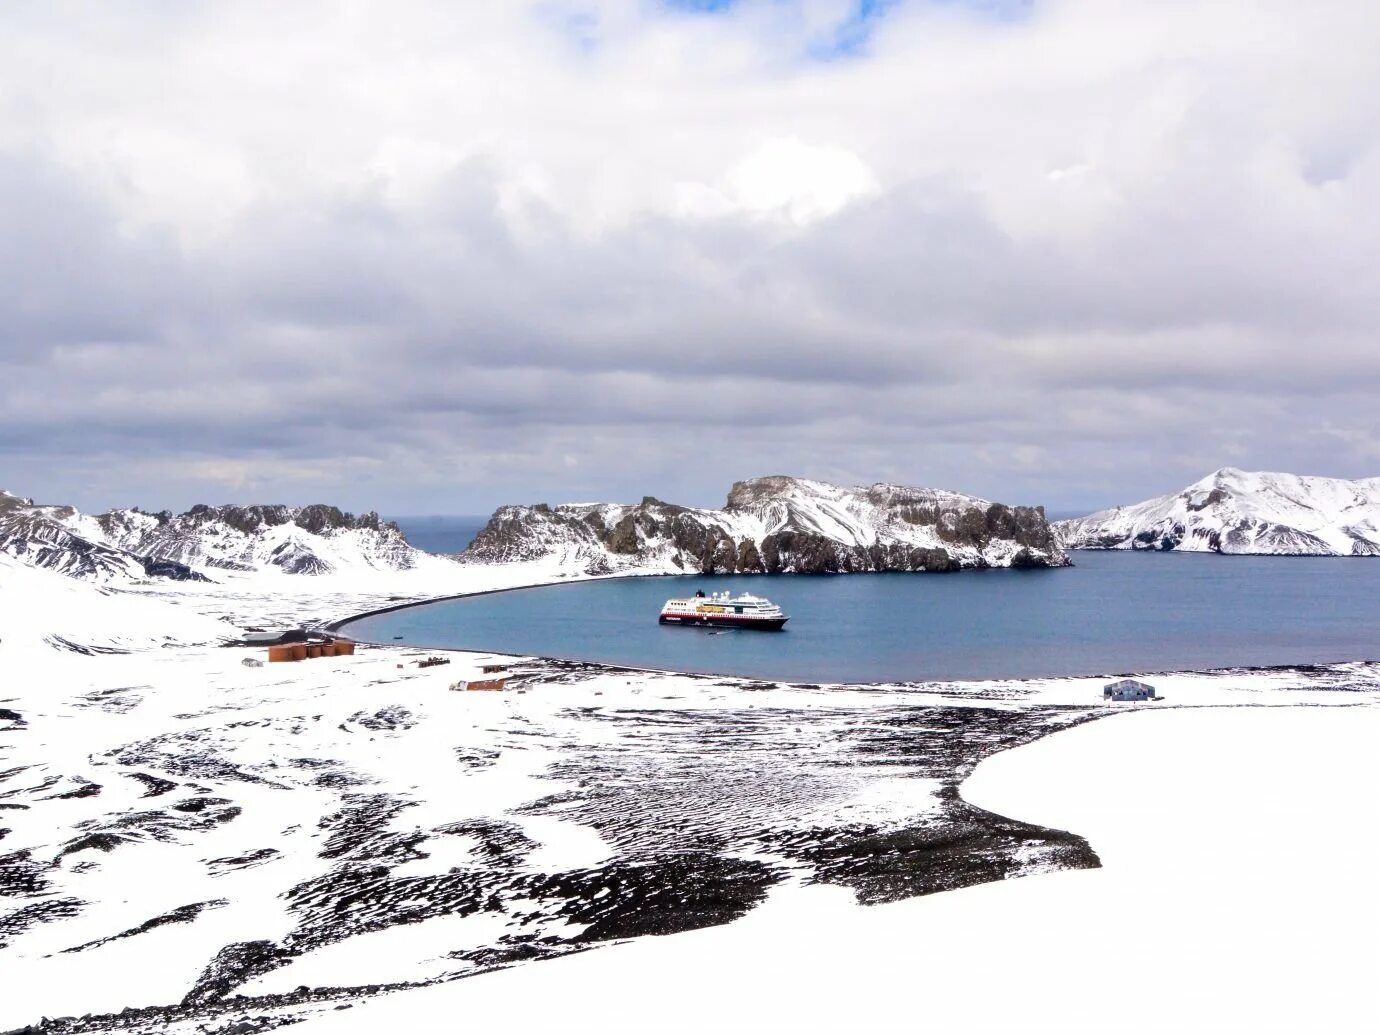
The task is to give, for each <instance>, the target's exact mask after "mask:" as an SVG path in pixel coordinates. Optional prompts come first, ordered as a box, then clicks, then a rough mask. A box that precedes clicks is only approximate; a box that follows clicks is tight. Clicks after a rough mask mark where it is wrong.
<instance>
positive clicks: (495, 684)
mask: <svg viewBox="0 0 1380 1035" xmlns="http://www.w3.org/2000/svg"><path fill="white" fill-rule="evenodd" d="M507 685H508V680H507V679H506V678H504V679H460V680H457V681H456V682H454V683H451V684H450V688H451V689H452V690H502V689H503V688H504V687H506V686H507Z"/></svg>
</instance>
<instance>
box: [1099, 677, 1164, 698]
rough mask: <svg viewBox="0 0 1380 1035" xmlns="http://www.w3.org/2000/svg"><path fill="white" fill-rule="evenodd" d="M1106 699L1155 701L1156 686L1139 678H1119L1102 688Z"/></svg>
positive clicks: (1103, 696)
mask: <svg viewBox="0 0 1380 1035" xmlns="http://www.w3.org/2000/svg"><path fill="white" fill-rule="evenodd" d="M1102 699H1103V700H1104V701H1154V700H1157V699H1158V698H1157V697H1156V694H1155V688H1154V687H1153V686H1151V685H1150V684H1149V683H1142V682H1141V681H1140V680H1139V679H1118V680H1117V681H1116V682H1115V683H1108V684H1107V685H1106V686H1104V687H1103V688H1102Z"/></svg>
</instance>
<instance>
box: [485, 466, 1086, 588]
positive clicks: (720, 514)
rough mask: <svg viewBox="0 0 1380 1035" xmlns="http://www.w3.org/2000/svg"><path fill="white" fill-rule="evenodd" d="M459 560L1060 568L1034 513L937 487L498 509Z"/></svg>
mask: <svg viewBox="0 0 1380 1035" xmlns="http://www.w3.org/2000/svg"><path fill="white" fill-rule="evenodd" d="M462 559H464V560H467V561H470V562H479V563H486V564H492V563H508V562H513V561H532V560H538V559H550V560H554V561H556V562H557V563H558V564H559V565H560V566H561V567H562V568H564V569H568V570H578V571H583V572H587V573H593V574H606V573H614V572H634V571H639V572H664V573H674V572H705V573H714V572H848V571H954V570H957V569H960V568H987V567H1052V566H1060V565H1063V564H1065V563H1067V559H1066V558H1065V556H1064V554H1063V551H1062V550H1061V549H1060V547H1059V545H1058V543H1057V542H1056V541H1055V539H1054V536H1053V534H1052V532H1051V529H1050V526H1049V523H1048V522H1047V521H1046V520H1045V514H1044V509H1043V508H1041V507H1008V506H1006V505H1005V504H1001V503H992V502H990V501H988V500H983V499H978V498H977V497H974V496H965V495H962V494H960V493H956V492H946V491H944V490H941V489H915V488H907V487H905V486H900V485H886V484H877V485H872V486H867V487H842V486H837V485H830V484H828V483H827V482H819V481H810V480H807V479H803V478H788V477H783V476H774V477H767V478H754V479H752V480H750V481H742V482H735V483H734V485H733V488H732V490H731V491H730V492H729V494H728V502H727V503H726V504H725V506H724V508H723V509H722V510H708V509H697V508H692V507H681V506H676V505H675V504H671V503H663V502H662V501H660V500H657V499H654V498H652V497H650V496H648V497H646V498H644V499H643V500H642V502H641V503H638V504H635V505H624V504H613V503H569V504H565V505H563V506H558V507H550V506H548V505H546V504H537V505H536V506H530V507H522V506H511V507H502V508H500V509H499V510H498V511H496V512H495V513H494V515H493V517H492V518H491V519H490V520H489V523H488V525H486V526H485V527H484V529H483V530H482V531H481V532H480V533H479V535H478V536H477V537H476V538H475V541H474V543H473V544H471V546H470V548H469V549H468V550H467V551H466V552H465V553H464V555H463V557H462Z"/></svg>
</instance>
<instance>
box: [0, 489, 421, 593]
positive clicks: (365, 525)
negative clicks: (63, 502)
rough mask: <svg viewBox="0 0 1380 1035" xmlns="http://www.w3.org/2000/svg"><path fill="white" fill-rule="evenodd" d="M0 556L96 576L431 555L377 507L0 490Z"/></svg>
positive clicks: (405, 561)
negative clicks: (155, 505)
mask: <svg viewBox="0 0 1380 1035" xmlns="http://www.w3.org/2000/svg"><path fill="white" fill-rule="evenodd" d="M0 553H5V554H9V555H10V556H12V557H15V558H17V559H18V560H21V561H24V562H26V563H28V564H31V565H34V566H35V567H39V568H46V569H49V570H51V571H57V572H60V573H62V574H64V575H71V576H74V577H77V578H83V579H88V580H91V581H96V582H103V583H105V582H116V583H118V582H131V581H139V580H144V579H149V578H167V579H182V580H206V579H210V580H212V581H216V580H217V577H218V575H224V574H226V573H233V572H258V571H278V572H285V573H288V574H307V575H319V574H326V573H334V572H349V571H361V570H363V571H403V570H407V569H410V568H413V567H416V566H417V564H418V562H419V560H420V559H421V558H426V557H429V555H427V554H425V553H423V551H420V550H417V549H416V548H415V547H413V546H411V545H410V544H409V543H408V542H407V540H406V539H405V538H404V537H403V534H402V532H401V531H400V530H399V528H398V526H397V525H395V524H393V523H392V522H386V521H383V520H381V519H380V518H379V516H378V515H377V514H375V513H368V514H362V515H360V516H358V517H356V516H354V515H353V514H347V513H344V512H343V511H341V510H339V509H338V508H336V507H330V506H325V505H322V504H316V505H313V506H309V507H284V506H252V507H237V506H222V507H210V506H206V505H205V504H199V505H197V506H195V507H193V508H192V509H191V510H189V511H187V512H186V513H184V514H172V513H170V512H169V511H162V512H161V513H157V514H150V513H146V512H144V511H142V510H138V509H131V510H112V511H109V512H107V513H105V514H96V515H89V514H82V513H81V512H79V511H78V510H76V509H75V508H73V507H64V506H42V505H38V504H35V503H34V502H33V501H32V500H29V499H24V498H23V497H20V496H13V495H11V494H9V493H6V492H0Z"/></svg>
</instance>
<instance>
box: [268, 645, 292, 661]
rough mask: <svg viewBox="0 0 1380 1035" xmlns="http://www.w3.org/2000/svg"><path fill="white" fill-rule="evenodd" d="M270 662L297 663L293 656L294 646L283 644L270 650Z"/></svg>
mask: <svg viewBox="0 0 1380 1035" xmlns="http://www.w3.org/2000/svg"><path fill="white" fill-rule="evenodd" d="M268 660H269V661H296V660H297V658H296V657H294V656H293V645H292V644H291V643H281V644H278V645H276V646H273V647H269V648H268Z"/></svg>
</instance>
